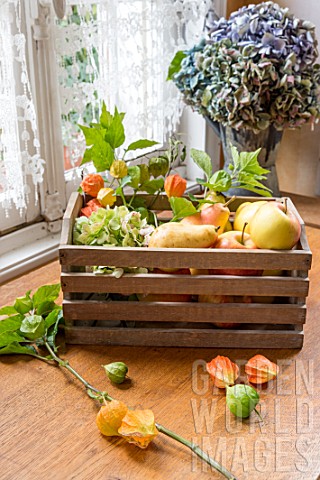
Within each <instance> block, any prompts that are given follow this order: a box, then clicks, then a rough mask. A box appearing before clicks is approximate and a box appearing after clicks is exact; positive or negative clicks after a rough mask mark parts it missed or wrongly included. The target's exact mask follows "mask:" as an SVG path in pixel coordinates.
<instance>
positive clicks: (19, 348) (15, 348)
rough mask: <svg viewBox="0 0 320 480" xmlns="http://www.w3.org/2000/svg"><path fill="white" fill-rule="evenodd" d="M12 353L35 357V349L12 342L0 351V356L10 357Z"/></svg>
mask: <svg viewBox="0 0 320 480" xmlns="http://www.w3.org/2000/svg"><path fill="white" fill-rule="evenodd" d="M14 353H22V354H25V355H35V354H36V353H37V351H36V349H35V348H34V347H32V346H28V345H25V346H23V345H20V344H19V343H18V342H12V343H10V345H7V346H6V347H3V348H1V349H0V355H10V354H14Z"/></svg>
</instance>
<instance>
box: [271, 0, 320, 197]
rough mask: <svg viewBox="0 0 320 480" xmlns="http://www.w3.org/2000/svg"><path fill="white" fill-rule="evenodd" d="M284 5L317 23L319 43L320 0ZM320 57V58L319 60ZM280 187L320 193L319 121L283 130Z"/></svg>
mask: <svg viewBox="0 0 320 480" xmlns="http://www.w3.org/2000/svg"><path fill="white" fill-rule="evenodd" d="M277 3H278V4H279V5H280V6H281V7H288V8H289V9H290V12H292V13H294V14H295V15H296V16H297V17H299V18H302V19H304V20H310V21H311V22H313V23H314V24H315V26H316V35H317V38H318V41H319V42H320V0H304V1H302V0H278V2H277ZM319 60H320V59H319V57H318V61H319ZM277 171H278V175H279V183H280V189H281V190H282V191H286V192H291V193H298V194H301V195H306V196H315V195H320V124H318V125H316V126H315V129H314V131H312V130H311V127H310V125H308V126H304V127H303V128H301V129H297V130H288V131H286V132H285V133H284V137H283V140H282V142H281V147H280V151H279V155H278V160H277Z"/></svg>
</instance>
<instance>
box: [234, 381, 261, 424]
mask: <svg viewBox="0 0 320 480" xmlns="http://www.w3.org/2000/svg"><path fill="white" fill-rule="evenodd" d="M226 388H227V399H226V400H227V405H228V408H229V410H230V412H231V413H233V414H234V415H235V416H236V417H240V418H247V417H249V415H250V413H251V412H252V410H254V409H255V407H256V405H257V404H258V403H259V400H260V397H259V394H258V392H257V391H256V390H255V389H254V388H253V387H251V386H249V385H242V384H238V385H234V386H233V387H228V386H227V387H226Z"/></svg>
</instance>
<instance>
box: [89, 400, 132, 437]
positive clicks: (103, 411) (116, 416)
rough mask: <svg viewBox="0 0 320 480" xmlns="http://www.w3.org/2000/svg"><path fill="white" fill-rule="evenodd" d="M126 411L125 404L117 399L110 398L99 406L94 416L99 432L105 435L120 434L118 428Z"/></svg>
mask: <svg viewBox="0 0 320 480" xmlns="http://www.w3.org/2000/svg"><path fill="white" fill-rule="evenodd" d="M127 411H128V407H127V405H125V404H124V403H122V402H118V400H112V401H111V402H109V403H107V405H105V406H103V407H101V408H100V410H99V413H98V415H97V418H96V422H97V425H98V428H99V430H100V432H101V433H102V434H103V435H106V436H107V437H113V436H115V435H118V436H120V433H118V430H119V428H120V426H121V423H122V419H123V418H124V417H125V415H126V413H127Z"/></svg>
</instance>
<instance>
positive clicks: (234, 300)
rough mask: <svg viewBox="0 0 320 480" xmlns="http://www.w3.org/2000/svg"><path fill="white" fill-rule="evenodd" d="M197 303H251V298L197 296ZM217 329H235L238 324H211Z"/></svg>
mask: <svg viewBox="0 0 320 480" xmlns="http://www.w3.org/2000/svg"><path fill="white" fill-rule="evenodd" d="M198 302H200V303H252V300H251V297H248V296H243V297H240V296H233V295H199V296H198ZM213 325H215V326H216V327H219V328H235V327H237V326H238V325H239V324H238V323H220V322H215V323H213Z"/></svg>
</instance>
